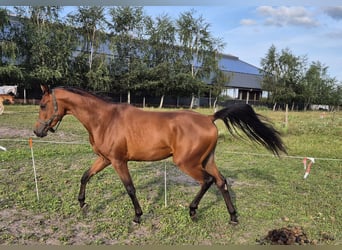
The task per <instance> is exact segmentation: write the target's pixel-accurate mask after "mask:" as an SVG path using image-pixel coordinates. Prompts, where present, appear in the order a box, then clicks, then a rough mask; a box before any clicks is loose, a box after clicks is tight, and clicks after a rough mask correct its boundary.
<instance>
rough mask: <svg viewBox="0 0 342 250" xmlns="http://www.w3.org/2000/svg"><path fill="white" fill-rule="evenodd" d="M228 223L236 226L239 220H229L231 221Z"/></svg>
mask: <svg viewBox="0 0 342 250" xmlns="http://www.w3.org/2000/svg"><path fill="white" fill-rule="evenodd" d="M229 224H230V225H232V226H236V225H238V224H239V222H238V221H237V220H231V221H229Z"/></svg>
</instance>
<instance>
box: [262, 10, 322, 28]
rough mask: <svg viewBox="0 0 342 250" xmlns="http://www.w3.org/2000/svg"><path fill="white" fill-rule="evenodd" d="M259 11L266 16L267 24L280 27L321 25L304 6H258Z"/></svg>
mask: <svg viewBox="0 0 342 250" xmlns="http://www.w3.org/2000/svg"><path fill="white" fill-rule="evenodd" d="M257 12H258V13H259V14H261V15H262V16H264V17H265V18H266V19H265V21H264V24H265V25H272V26H279V27H283V26H304V27H315V26H318V25H319V23H318V21H316V20H315V18H314V17H313V16H312V14H311V13H310V12H309V11H308V10H307V9H306V8H304V7H286V6H280V7H272V6H260V7H258V8H257Z"/></svg>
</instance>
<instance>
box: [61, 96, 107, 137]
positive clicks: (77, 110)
mask: <svg viewBox="0 0 342 250" xmlns="http://www.w3.org/2000/svg"><path fill="white" fill-rule="evenodd" d="M62 96H65V95H62ZM63 98H65V100H64V101H63V105H64V108H65V110H66V114H71V115H73V116H75V117H76V119H78V120H79V121H80V122H81V123H82V124H83V126H84V127H85V128H86V129H87V130H88V132H91V131H92V130H93V129H95V128H96V127H98V126H101V125H102V124H105V123H104V122H103V119H105V118H108V113H106V111H105V110H107V109H109V107H111V106H112V105H111V104H109V103H107V102H105V101H103V100H101V99H100V98H96V97H93V96H82V95H79V94H74V93H72V94H71V95H70V96H69V97H68V98H67V97H63Z"/></svg>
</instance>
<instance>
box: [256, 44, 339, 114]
mask: <svg viewBox="0 0 342 250" xmlns="http://www.w3.org/2000/svg"><path fill="white" fill-rule="evenodd" d="M261 67H262V71H261V73H262V74H263V82H262V85H263V88H264V89H265V90H267V91H269V92H270V95H271V102H272V103H286V104H290V103H294V102H297V103H303V104H304V109H307V107H308V106H309V105H310V104H328V105H335V106H337V105H338V104H339V103H340V99H341V98H340V97H338V96H337V95H336V94H337V92H338V88H339V87H338V85H337V81H336V79H334V78H331V77H330V76H329V75H328V67H327V66H324V65H322V63H320V62H319V61H318V62H312V63H311V64H310V65H309V67H308V68H307V62H306V58H305V57H299V56H295V55H293V54H292V52H291V51H290V50H289V49H283V50H282V51H281V53H279V52H277V49H276V47H275V46H274V45H272V46H271V47H270V48H269V50H268V52H267V54H266V56H265V58H262V59H261Z"/></svg>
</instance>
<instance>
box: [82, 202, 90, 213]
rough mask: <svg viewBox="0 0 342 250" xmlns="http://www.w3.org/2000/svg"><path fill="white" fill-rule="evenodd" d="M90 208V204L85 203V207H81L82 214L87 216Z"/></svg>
mask: <svg viewBox="0 0 342 250" xmlns="http://www.w3.org/2000/svg"><path fill="white" fill-rule="evenodd" d="M88 208H89V206H88V204H87V203H84V204H83V206H82V207H81V210H82V213H83V214H86V213H87V212H88Z"/></svg>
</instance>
